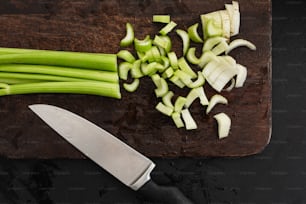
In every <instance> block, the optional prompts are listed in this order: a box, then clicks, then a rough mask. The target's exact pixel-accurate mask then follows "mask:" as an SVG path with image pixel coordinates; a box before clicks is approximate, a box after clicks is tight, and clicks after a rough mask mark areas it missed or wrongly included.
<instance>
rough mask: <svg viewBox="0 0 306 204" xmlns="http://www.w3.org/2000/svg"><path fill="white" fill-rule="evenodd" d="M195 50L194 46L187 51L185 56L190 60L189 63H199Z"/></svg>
mask: <svg viewBox="0 0 306 204" xmlns="http://www.w3.org/2000/svg"><path fill="white" fill-rule="evenodd" d="M195 52H196V48H195V47H191V48H189V49H188V51H187V54H186V58H187V60H188V62H190V63H191V64H199V63H200V59H199V58H197V56H196V54H195Z"/></svg>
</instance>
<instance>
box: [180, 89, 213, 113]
mask: <svg viewBox="0 0 306 204" xmlns="http://www.w3.org/2000/svg"><path fill="white" fill-rule="evenodd" d="M197 98H199V99H200V103H201V104H202V105H203V106H205V105H208V104H209V101H208V99H207V97H206V94H205V92H204V88H203V87H202V86H201V87H197V88H193V89H191V90H190V92H189V93H188V95H187V97H186V102H185V105H184V106H185V108H189V107H190V106H191V104H192V103H193V102H194V100H196V99H197Z"/></svg>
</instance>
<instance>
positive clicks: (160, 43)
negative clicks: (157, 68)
mask: <svg viewBox="0 0 306 204" xmlns="http://www.w3.org/2000/svg"><path fill="white" fill-rule="evenodd" d="M153 44H154V45H157V46H159V47H162V48H164V49H165V48H166V47H167V46H168V45H167V44H168V42H167V41H166V40H164V39H163V38H161V37H160V36H158V35H155V37H154V39H153Z"/></svg>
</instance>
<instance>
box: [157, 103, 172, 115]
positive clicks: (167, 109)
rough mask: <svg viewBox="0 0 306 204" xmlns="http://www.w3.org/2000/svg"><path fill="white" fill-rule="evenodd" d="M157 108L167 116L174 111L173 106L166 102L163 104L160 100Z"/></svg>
mask: <svg viewBox="0 0 306 204" xmlns="http://www.w3.org/2000/svg"><path fill="white" fill-rule="evenodd" d="M155 108H156V110H158V111H159V112H161V113H162V114H164V115H167V116H171V114H172V112H173V108H171V107H169V106H166V105H165V104H163V103H162V102H159V103H158V104H157V105H156V106H155Z"/></svg>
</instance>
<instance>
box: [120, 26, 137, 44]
mask: <svg viewBox="0 0 306 204" xmlns="http://www.w3.org/2000/svg"><path fill="white" fill-rule="evenodd" d="M133 40H134V29H133V26H132V24H130V23H127V24H126V35H125V37H124V38H123V39H122V40H121V41H120V46H122V47H127V46H129V45H130V44H132V43H133Z"/></svg>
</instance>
